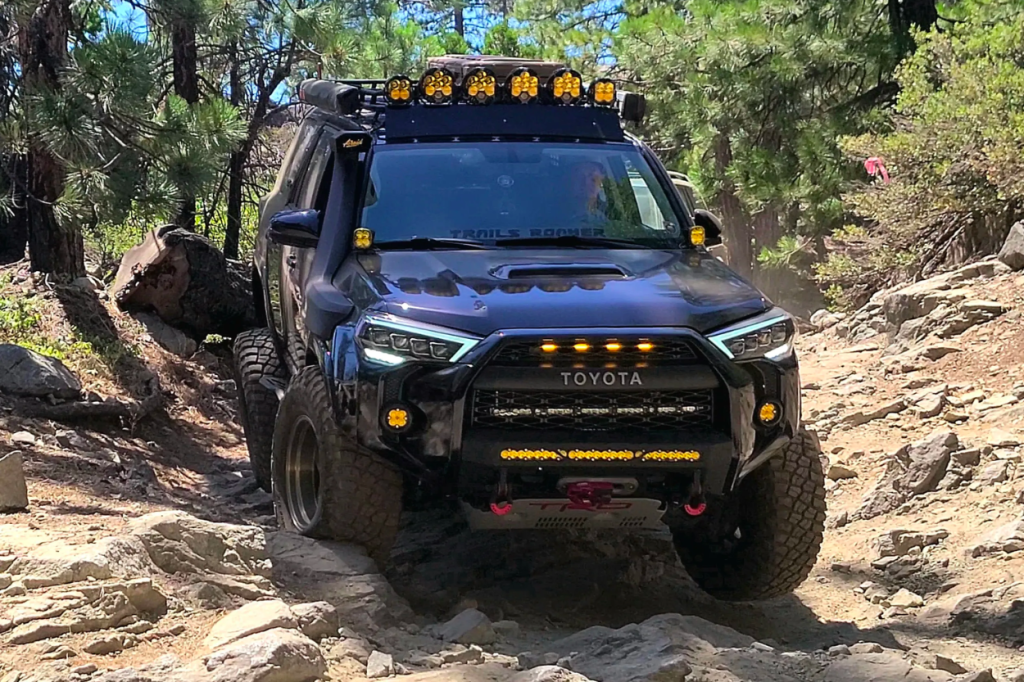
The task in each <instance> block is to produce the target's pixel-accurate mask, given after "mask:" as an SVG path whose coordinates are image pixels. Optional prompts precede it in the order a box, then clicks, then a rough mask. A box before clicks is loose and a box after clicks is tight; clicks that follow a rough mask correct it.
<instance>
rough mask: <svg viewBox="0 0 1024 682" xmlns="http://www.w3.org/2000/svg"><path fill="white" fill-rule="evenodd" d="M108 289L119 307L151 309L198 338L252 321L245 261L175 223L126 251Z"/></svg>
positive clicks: (226, 332) (225, 333) (247, 325)
mask: <svg viewBox="0 0 1024 682" xmlns="http://www.w3.org/2000/svg"><path fill="white" fill-rule="evenodd" d="M110 291H111V295H112V297H113V299H114V301H115V302H116V303H117V304H118V306H119V307H120V308H121V309H122V310H126V311H129V312H146V311H150V310H152V311H154V312H155V313H156V314H157V315H158V316H159V317H160V319H161V320H163V321H164V322H166V323H167V324H169V325H171V326H173V327H176V328H178V329H180V330H182V331H183V332H185V333H186V334H188V335H190V336H191V337H192V338H194V339H196V340H197V341H202V340H203V339H204V338H206V336H207V335H208V334H220V335H222V336H227V337H232V336H234V335H235V334H238V333H239V332H241V331H244V330H246V329H251V328H252V327H254V326H255V325H256V308H255V305H254V303H253V298H252V272H251V270H250V268H249V264H247V263H241V262H239V261H237V260H231V259H227V258H224V254H222V253H221V252H220V251H218V250H217V247H216V246H214V245H213V243H212V242H210V240H209V239H206V238H205V237H203V236H201V235H198V234H195V233H193V232H189V231H187V230H180V229H175V228H174V226H173V225H168V226H166V227H163V228H160V229H159V230H153V231H152V232H150V233H149V234H148V235H146V239H145V240H144V241H143V242H142V244H139V245H138V246H136V247H134V248H131V249H129V250H128V251H127V252H125V254H124V256H122V257H121V266H120V267H119V268H118V270H117V277H116V278H115V280H114V284H113V285H112V287H111V290H110Z"/></svg>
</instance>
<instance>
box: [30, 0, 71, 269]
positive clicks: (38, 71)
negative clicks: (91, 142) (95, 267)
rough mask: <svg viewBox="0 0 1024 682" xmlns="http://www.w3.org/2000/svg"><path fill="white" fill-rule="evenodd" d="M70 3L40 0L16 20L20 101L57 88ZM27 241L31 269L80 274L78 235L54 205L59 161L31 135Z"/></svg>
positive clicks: (60, 187) (59, 189)
mask: <svg viewBox="0 0 1024 682" xmlns="http://www.w3.org/2000/svg"><path fill="white" fill-rule="evenodd" d="M70 25H71V6H70V4H69V1H68V0H40V2H39V3H38V4H37V5H36V6H35V9H34V10H33V12H32V15H31V16H30V17H28V20H27V21H23V22H22V24H21V27H22V28H21V31H20V34H19V36H18V45H19V49H20V52H21V69H22V76H23V85H24V93H25V100H24V101H25V106H26V108H27V107H28V106H30V103H31V102H32V99H33V97H34V96H36V95H44V94H46V93H47V92H51V93H57V92H59V91H60V88H61V83H60V78H59V74H60V71H61V69H62V68H63V67H64V63H65V61H66V59H67V50H68V31H69V27H70ZM26 164H27V173H26V185H27V192H26V193H27V194H28V196H27V198H26V205H25V210H26V213H27V215H28V242H29V255H30V257H31V262H32V269H33V270H36V271H38V272H48V273H53V274H60V275H68V276H70V277H80V276H82V275H84V274H85V249H84V247H83V244H82V234H81V232H79V231H78V229H77V228H75V227H74V226H72V225H62V224H61V223H60V221H59V220H58V219H57V215H56V212H55V211H54V205H55V204H56V203H57V200H58V199H60V197H61V194H63V192H64V178H65V175H66V168H65V166H64V162H63V161H62V160H61V159H59V158H58V157H56V156H54V155H53V154H51V153H50V150H49V149H48V148H47V147H46V146H45V144H44V143H43V142H42V141H41V140H40V139H39V137H38V136H37V135H30V137H29V143H28V155H27V159H26Z"/></svg>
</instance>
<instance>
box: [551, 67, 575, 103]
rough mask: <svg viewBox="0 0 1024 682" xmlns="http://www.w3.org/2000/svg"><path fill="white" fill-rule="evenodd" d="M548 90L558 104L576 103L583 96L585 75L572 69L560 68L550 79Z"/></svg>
mask: <svg viewBox="0 0 1024 682" xmlns="http://www.w3.org/2000/svg"><path fill="white" fill-rule="evenodd" d="M548 92H550V93H551V98H552V99H553V100H554V101H555V102H556V103H558V104H576V102H579V101H580V97H582V96H583V77H582V76H581V75H580V74H579V73H578V72H576V71H573V70H572V69H559V70H558V71H556V72H555V73H554V74H552V76H551V78H550V79H548Z"/></svg>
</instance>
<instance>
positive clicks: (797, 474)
mask: <svg viewBox="0 0 1024 682" xmlns="http://www.w3.org/2000/svg"><path fill="white" fill-rule="evenodd" d="M820 455H821V450H820V447H819V446H818V444H817V441H816V440H815V439H814V438H812V437H811V436H810V434H808V433H807V432H806V431H804V430H801V431H800V432H799V433H798V434H797V436H796V437H795V438H794V439H793V440H792V441H790V443H789V444H788V445H787V446H786V447H785V448H784V449H783V451H782V452H781V453H779V454H777V455H776V456H774V457H773V458H772V459H770V460H769V461H768V462H767V463H765V464H764V465H763V466H762V467H761V468H760V469H758V470H757V471H754V472H753V473H751V474H750V475H749V476H747V477H746V478H745V479H744V480H743V482H742V483H741V484H740V486H739V488H738V489H737V490H735V491H734V492H733V493H732V494H731V495H729V496H728V497H727V498H726V499H725V501H724V502H722V503H721V506H720V507H719V508H717V509H713V508H709V509H708V512H710V513H708V514H707V516H708V518H707V520H706V521H705V522H703V523H702V524H700V525H698V526H694V527H690V528H677V529H675V530H673V539H674V541H675V545H676V550H677V551H678V553H679V558H680V560H681V561H682V563H683V566H685V567H686V570H687V572H688V573H689V574H690V577H692V578H693V579H694V580H695V581H696V582H697V584H698V585H700V587H701V588H702V589H703V590H704V591H705V592H707V593H709V594H710V595H712V596H714V597H717V598H718V599H723V600H726V601H753V600H760V599H771V598H772V597H778V596H781V595H784V594H788V593H790V592H792V591H793V590H794V589H796V588H797V586H799V585H800V583H802V582H803V581H804V580H805V579H806V578H807V576H808V574H809V573H810V572H811V569H812V568H813V567H814V562H815V561H816V559H817V557H818V550H819V549H820V548H821V542H822V537H823V536H824V532H825V474H824V471H823V470H822V465H821V459H820Z"/></svg>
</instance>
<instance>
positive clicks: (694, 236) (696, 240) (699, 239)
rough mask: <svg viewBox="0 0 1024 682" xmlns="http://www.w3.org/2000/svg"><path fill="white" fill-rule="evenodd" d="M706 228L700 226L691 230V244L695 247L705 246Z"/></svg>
mask: <svg viewBox="0 0 1024 682" xmlns="http://www.w3.org/2000/svg"><path fill="white" fill-rule="evenodd" d="M704 239H705V234H704V228H703V227H701V226H700V225H695V226H693V227H691V228H690V243H691V244H693V245H694V246H704Z"/></svg>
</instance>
